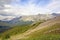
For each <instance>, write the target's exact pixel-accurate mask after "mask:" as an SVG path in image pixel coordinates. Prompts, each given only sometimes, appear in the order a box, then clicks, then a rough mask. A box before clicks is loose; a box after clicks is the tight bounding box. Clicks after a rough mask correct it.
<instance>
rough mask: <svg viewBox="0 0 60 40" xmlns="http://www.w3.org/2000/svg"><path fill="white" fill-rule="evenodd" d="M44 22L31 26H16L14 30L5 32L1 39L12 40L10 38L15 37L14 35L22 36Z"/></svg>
mask: <svg viewBox="0 0 60 40" xmlns="http://www.w3.org/2000/svg"><path fill="white" fill-rule="evenodd" d="M42 22H43V21H39V22H36V23H33V24H31V25H21V26H15V27H13V28H12V29H10V30H7V31H6V32H4V33H3V34H2V35H1V38H2V40H3V39H8V38H10V36H13V35H16V34H21V33H23V32H25V31H27V30H28V29H31V28H35V27H36V26H38V25H39V24H40V23H42Z"/></svg>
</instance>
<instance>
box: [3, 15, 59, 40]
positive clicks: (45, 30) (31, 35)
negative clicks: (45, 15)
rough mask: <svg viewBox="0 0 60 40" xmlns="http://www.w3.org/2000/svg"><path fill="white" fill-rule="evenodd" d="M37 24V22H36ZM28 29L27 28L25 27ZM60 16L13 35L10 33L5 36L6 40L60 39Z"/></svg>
mask: <svg viewBox="0 0 60 40" xmlns="http://www.w3.org/2000/svg"><path fill="white" fill-rule="evenodd" d="M35 25H36V24H35ZM24 29H27V28H24ZM22 30H23V28H22ZM59 30H60V16H59V17H55V18H53V19H51V20H48V21H46V22H44V23H41V24H40V23H39V24H38V25H37V26H35V27H34V26H32V27H31V26H30V28H28V29H27V30H26V31H23V33H19V34H16V35H13V36H10V35H9V34H8V35H6V36H5V37H2V38H6V37H7V38H6V40H7V39H8V40H59V39H60V31H59Z"/></svg>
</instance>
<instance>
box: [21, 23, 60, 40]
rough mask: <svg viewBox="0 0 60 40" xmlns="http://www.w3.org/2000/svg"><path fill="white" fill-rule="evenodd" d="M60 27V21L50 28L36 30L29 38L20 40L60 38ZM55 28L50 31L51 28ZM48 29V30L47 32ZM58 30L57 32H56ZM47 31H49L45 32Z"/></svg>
mask: <svg viewBox="0 0 60 40" xmlns="http://www.w3.org/2000/svg"><path fill="white" fill-rule="evenodd" d="M57 28H60V23H57V24H55V25H53V26H51V27H49V28H44V29H42V30H39V31H36V32H34V33H32V34H30V35H28V37H29V38H27V39H20V40H60V33H59V31H57V30H54V29H57ZM52 29H53V30H54V31H53V32H51V33H50V32H49V31H50V30H52ZM47 31H48V32H47ZM56 31H57V32H56ZM45 32H47V33H45Z"/></svg>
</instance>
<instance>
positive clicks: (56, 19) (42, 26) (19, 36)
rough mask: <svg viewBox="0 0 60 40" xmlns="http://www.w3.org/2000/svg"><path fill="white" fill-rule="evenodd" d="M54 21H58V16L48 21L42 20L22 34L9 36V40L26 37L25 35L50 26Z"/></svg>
mask: <svg viewBox="0 0 60 40" xmlns="http://www.w3.org/2000/svg"><path fill="white" fill-rule="evenodd" d="M56 23H60V18H55V19H52V20H50V21H47V22H44V23H42V24H40V25H39V26H37V27H36V28H34V29H31V30H30V29H29V30H28V31H26V32H24V33H23V34H20V35H15V36H11V38H10V39H9V40H17V39H23V38H28V37H26V36H27V35H29V34H31V33H33V32H35V31H38V30H41V29H43V28H45V27H50V26H52V25H54V24H56Z"/></svg>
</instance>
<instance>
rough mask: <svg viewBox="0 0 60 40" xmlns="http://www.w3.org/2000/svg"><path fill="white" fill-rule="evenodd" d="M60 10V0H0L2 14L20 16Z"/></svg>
mask: <svg viewBox="0 0 60 40" xmlns="http://www.w3.org/2000/svg"><path fill="white" fill-rule="evenodd" d="M53 12H57V13H59V12H60V0H0V15H2V16H20V15H36V14H38V13H41V14H45V13H53Z"/></svg>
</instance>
